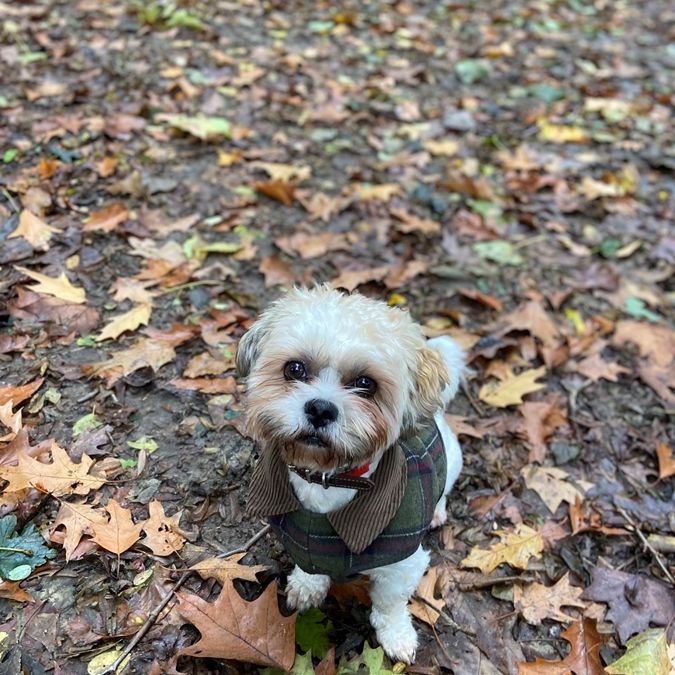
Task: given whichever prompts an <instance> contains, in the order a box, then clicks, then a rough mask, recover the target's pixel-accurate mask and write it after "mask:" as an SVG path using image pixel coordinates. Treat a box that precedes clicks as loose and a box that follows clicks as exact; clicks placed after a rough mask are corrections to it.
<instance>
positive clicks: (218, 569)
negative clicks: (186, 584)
mask: <svg viewBox="0 0 675 675" xmlns="http://www.w3.org/2000/svg"><path fill="white" fill-rule="evenodd" d="M245 555H246V553H235V554H234V555H231V556H228V557H227V558H206V559H204V560H201V561H200V562H198V563H196V564H195V565H193V566H192V567H191V568H190V569H191V570H195V571H196V572H197V573H198V574H199V576H200V577H201V578H202V579H217V580H218V582H219V583H220V585H221V586H225V585H226V584H228V583H231V582H232V580H233V579H247V580H248V581H256V576H255V575H256V574H257V573H258V572H264V571H265V570H266V569H267V568H266V567H265V565H241V564H240V563H239V561H240V560H241V559H242V558H243V557H244V556H245Z"/></svg>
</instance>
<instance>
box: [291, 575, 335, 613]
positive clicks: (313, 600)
mask: <svg viewBox="0 0 675 675" xmlns="http://www.w3.org/2000/svg"><path fill="white" fill-rule="evenodd" d="M329 588H330V577H329V576H328V575H327V574H308V573H307V572H305V571H304V570H302V569H300V568H299V567H298V566H297V565H296V566H295V567H294V568H293V571H292V572H291V573H290V574H289V575H288V584H286V604H287V605H288V607H289V608H290V609H297V610H299V611H301V612H304V611H305V610H306V609H309V608H310V607H318V606H319V605H320V604H321V603H322V602H323V601H324V600H325V598H326V594H327V593H328V589H329Z"/></svg>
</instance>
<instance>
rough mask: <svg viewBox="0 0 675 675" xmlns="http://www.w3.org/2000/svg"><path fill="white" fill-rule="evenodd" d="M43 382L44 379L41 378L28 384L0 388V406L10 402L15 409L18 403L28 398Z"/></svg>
mask: <svg viewBox="0 0 675 675" xmlns="http://www.w3.org/2000/svg"><path fill="white" fill-rule="evenodd" d="M44 381H45V380H44V378H43V377H41V378H39V379H37V380H35V381H33V382H29V383H28V384H22V385H18V386H15V385H11V384H10V385H7V386H6V387H0V405H4V404H5V403H8V402H9V401H11V402H12V405H13V406H14V407H15V408H16V406H18V405H19V404H20V403H23V402H24V401H25V400H26V399H27V398H30V397H31V396H32V395H33V394H34V393H35V392H36V391H37V390H38V389H39V388H40V387H41V386H42V383H43V382H44Z"/></svg>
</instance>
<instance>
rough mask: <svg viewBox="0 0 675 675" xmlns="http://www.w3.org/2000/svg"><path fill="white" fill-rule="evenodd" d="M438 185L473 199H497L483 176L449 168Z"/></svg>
mask: <svg viewBox="0 0 675 675" xmlns="http://www.w3.org/2000/svg"><path fill="white" fill-rule="evenodd" d="M440 186H441V187H443V188H445V189H447V190H450V192H458V193H459V194H462V195H467V196H469V197H473V198H474V199H485V200H487V201H490V202H492V201H496V199H497V198H496V196H495V193H494V192H493V191H492V187H491V186H490V184H489V183H488V181H487V179H486V178H484V177H483V176H478V177H476V178H472V177H471V176H467V175H465V174H463V173H460V172H459V171H453V170H450V171H448V174H447V176H446V177H445V179H444V180H443V181H441V183H440Z"/></svg>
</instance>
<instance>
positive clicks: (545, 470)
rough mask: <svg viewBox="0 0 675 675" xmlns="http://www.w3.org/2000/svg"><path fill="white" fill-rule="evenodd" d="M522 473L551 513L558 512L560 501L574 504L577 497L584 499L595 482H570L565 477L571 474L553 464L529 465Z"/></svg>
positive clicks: (528, 485)
mask: <svg viewBox="0 0 675 675" xmlns="http://www.w3.org/2000/svg"><path fill="white" fill-rule="evenodd" d="M520 473H521V475H522V476H523V478H524V479H525V485H527V487H528V488H530V490H534V491H535V492H536V493H537V494H538V495H539V496H540V497H541V500H542V501H543V502H544V504H546V506H547V507H548V508H549V510H550V511H551V513H555V512H556V510H557V508H558V506H560V502H567V503H568V504H574V503H575V501H576V500H577V499H579V498H581V499H583V497H584V495H585V494H586V492H587V491H588V490H590V489H591V488H592V487H593V483H588V482H587V481H583V480H578V481H576V484H577V485H578V486H579V487H576V486H575V485H572V483H568V482H567V481H566V480H565V478H569V474H568V473H567V472H566V471H563V470H562V469H558V468H557V467H553V466H534V465H528V466H525V467H523V469H522V471H521V472H520Z"/></svg>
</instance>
